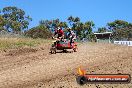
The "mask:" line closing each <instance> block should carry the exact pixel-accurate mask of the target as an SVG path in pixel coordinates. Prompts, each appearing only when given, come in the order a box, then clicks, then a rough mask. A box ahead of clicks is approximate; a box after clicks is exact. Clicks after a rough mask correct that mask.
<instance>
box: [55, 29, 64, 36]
mask: <svg viewBox="0 0 132 88" xmlns="http://www.w3.org/2000/svg"><path fill="white" fill-rule="evenodd" d="M56 34H58V36H57V38H59V37H62V36H63V35H64V32H63V30H62V29H60V30H55V34H54V35H56Z"/></svg>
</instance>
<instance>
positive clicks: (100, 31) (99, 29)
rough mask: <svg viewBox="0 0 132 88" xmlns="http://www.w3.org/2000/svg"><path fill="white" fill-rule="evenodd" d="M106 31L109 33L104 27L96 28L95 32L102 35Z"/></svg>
mask: <svg viewBox="0 0 132 88" xmlns="http://www.w3.org/2000/svg"><path fill="white" fill-rule="evenodd" d="M107 31H109V30H108V29H107V28H106V27H100V28H98V31H97V32H99V33H103V32H107Z"/></svg>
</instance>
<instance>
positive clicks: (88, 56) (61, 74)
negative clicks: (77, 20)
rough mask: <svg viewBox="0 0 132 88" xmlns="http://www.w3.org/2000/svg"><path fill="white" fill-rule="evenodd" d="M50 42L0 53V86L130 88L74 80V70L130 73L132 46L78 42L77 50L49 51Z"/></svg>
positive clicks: (131, 84) (121, 85)
mask: <svg viewBox="0 0 132 88" xmlns="http://www.w3.org/2000/svg"><path fill="white" fill-rule="evenodd" d="M49 47H50V45H49V44H45V45H44V46H39V47H37V48H34V49H33V48H32V49H31V48H24V49H17V50H10V51H6V52H4V53H0V88H80V87H81V88H100V87H101V88H109V87H110V88H112V87H116V88H117V87H118V88H132V83H130V84H111V85H110V84H86V85H84V86H80V85H78V84H77V83H76V76H75V75H76V70H77V68H78V67H79V66H82V67H84V69H86V70H87V73H97V74H100V73H102V74H103V73H104V74H107V73H113V74H116V73H127V74H131V75H132V47H127V46H117V45H111V44H87V43H84V44H80V45H79V46H78V52H75V53H57V54H54V55H51V54H49Z"/></svg>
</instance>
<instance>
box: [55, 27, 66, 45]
mask: <svg viewBox="0 0 132 88" xmlns="http://www.w3.org/2000/svg"><path fill="white" fill-rule="evenodd" d="M55 35H57V41H56V42H54V45H56V43H58V42H59V41H62V40H63V39H64V31H63V30H62V28H61V27H58V28H57V29H55V32H54V35H53V37H52V38H53V39H54V36H55Z"/></svg>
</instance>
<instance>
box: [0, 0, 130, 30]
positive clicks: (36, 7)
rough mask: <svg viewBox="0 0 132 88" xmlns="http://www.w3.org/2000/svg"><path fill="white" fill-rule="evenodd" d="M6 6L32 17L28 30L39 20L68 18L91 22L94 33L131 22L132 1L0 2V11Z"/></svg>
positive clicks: (30, 0)
mask: <svg viewBox="0 0 132 88" xmlns="http://www.w3.org/2000/svg"><path fill="white" fill-rule="evenodd" d="M7 6H16V7H18V8H21V9H23V10H24V11H25V12H26V15H29V16H30V17H32V19H33V21H32V22H30V25H29V28H32V27H35V26H37V25H38V24H39V21H40V20H46V19H48V20H53V19H56V18H59V19H60V20H61V21H67V18H68V17H69V16H73V17H79V18H80V19H81V22H86V21H93V22H94V23H95V29H94V30H95V31H96V30H97V28H98V27H104V26H106V24H107V23H108V22H112V21H114V20H117V19H120V20H125V21H128V22H132V0H0V9H2V8H4V7H7Z"/></svg>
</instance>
